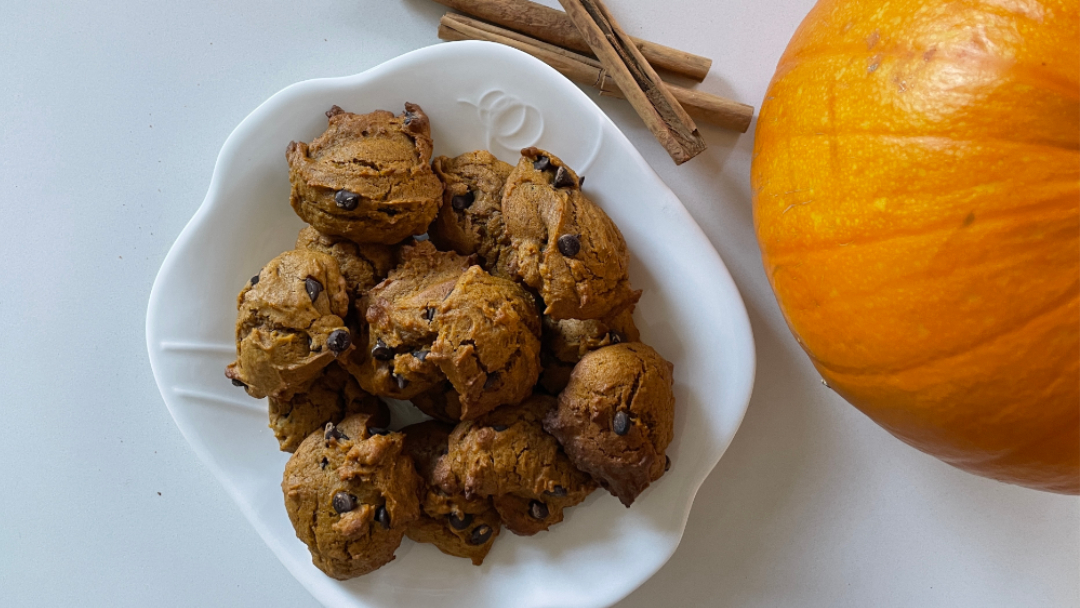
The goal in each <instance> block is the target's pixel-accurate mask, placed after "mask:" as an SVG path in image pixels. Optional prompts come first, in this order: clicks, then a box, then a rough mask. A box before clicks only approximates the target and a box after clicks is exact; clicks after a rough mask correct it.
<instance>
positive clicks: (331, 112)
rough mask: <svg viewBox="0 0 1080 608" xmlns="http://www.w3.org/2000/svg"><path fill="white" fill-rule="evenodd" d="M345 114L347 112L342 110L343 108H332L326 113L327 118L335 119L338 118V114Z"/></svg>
mask: <svg viewBox="0 0 1080 608" xmlns="http://www.w3.org/2000/svg"><path fill="white" fill-rule="evenodd" d="M344 113H345V110H342V109H341V108H339V107H337V106H330V109H329V110H327V111H326V117H327V118H333V117H335V116H337V115H338V114H344Z"/></svg>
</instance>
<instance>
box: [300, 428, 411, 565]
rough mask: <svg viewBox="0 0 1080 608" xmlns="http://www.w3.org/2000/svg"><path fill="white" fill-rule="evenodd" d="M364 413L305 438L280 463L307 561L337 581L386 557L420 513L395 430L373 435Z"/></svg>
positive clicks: (401, 437) (400, 438)
mask: <svg viewBox="0 0 1080 608" xmlns="http://www.w3.org/2000/svg"><path fill="white" fill-rule="evenodd" d="M368 422H369V418H368V416H366V415H364V414H357V415H353V416H349V417H348V418H346V419H344V420H342V421H341V423H340V424H338V425H337V426H334V425H333V424H328V425H327V426H326V429H325V430H319V431H316V432H314V433H312V434H311V435H309V436H308V437H307V439H305V440H304V441H303V443H301V444H300V447H299V448H298V449H297V450H296V453H295V454H293V456H292V458H290V459H289V462H288V464H286V465H285V474H284V477H283V479H282V482H281V489H282V491H283V492H284V494H285V510H286V511H287V512H288V514H289V521H291V522H292V525H293V528H294V529H295V530H296V536H297V538H299V539H300V540H301V541H303V542H304V544H306V545H307V546H308V550H309V551H310V552H311V561H312V563H314V564H315V566H316V567H317V568H319V569H320V570H322V571H323V572H325V573H326V574H328V575H330V576H332V577H334V578H336V579H339V580H344V579H348V578H352V577H355V576H360V575H362V574H367V573H368V572H371V571H373V570H375V569H377V568H379V567H381V566H383V565H385V564H386V563H388V562H390V561H391V560H393V559H394V552H395V551H396V550H397V548H398V546H399V545H400V544H401V539H402V537H404V535H405V530H406V529H407V528H408V527H409V525H410V524H411V523H412V522H413V521H415V520H416V519H417V518H419V517H420V502H419V498H418V493H419V490H420V478H419V476H418V475H417V474H416V470H415V468H414V467H413V463H412V460H411V459H410V458H409V456H408V455H406V454H405V453H404V441H405V436H404V435H402V434H401V433H390V432H387V431H382V430H380V431H379V432H381V433H385V434H373V433H371V432H370V431H369V429H368Z"/></svg>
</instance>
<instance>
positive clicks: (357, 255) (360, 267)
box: [296, 226, 397, 302]
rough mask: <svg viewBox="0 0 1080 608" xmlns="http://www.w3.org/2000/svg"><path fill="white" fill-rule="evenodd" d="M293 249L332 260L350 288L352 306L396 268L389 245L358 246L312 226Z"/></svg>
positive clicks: (302, 232)
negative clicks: (324, 256) (307, 251)
mask: <svg viewBox="0 0 1080 608" xmlns="http://www.w3.org/2000/svg"><path fill="white" fill-rule="evenodd" d="M296 248H297V249H309V250H311V251H318V252H320V253H325V254H327V255H329V256H330V257H332V258H334V260H335V261H337V263H338V268H340V269H341V276H343V277H345V284H346V285H348V287H349V297H350V298H352V300H353V301H354V302H355V301H356V300H358V299H360V297H361V296H363V295H364V293H365V292H366V291H367V290H369V289H371V288H372V287H374V286H375V285H377V284H378V283H379V282H380V281H382V280H383V279H385V278H386V275H387V274H389V273H390V270H391V269H393V268H394V266H396V265H397V264H396V261H395V259H394V257H395V256H394V250H393V248H392V247H390V246H388V245H379V244H375V243H368V244H366V245H360V244H358V243H354V242H353V241H350V240H349V239H346V238H344V237H338V236H331V235H329V234H323V233H321V232H319V231H318V230H316V229H315V228H313V227H312V226H307V227H306V228H304V229H303V230H301V231H300V235H299V236H298V237H297V238H296Z"/></svg>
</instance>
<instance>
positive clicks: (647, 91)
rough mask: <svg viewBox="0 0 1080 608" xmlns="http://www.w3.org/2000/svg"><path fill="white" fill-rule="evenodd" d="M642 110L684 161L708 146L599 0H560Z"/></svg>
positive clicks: (662, 141)
mask: <svg viewBox="0 0 1080 608" xmlns="http://www.w3.org/2000/svg"><path fill="white" fill-rule="evenodd" d="M559 4H561V5H562V7H563V10H565V11H566V14H567V16H569V17H570V21H572V22H573V23H574V26H575V27H577V29H578V31H579V32H581V35H582V36H583V37H584V38H585V42H587V43H589V47H590V48H592V50H593V53H594V54H595V55H596V58H597V59H599V60H600V64H601V65H603V66H604V69H605V70H607V71H608V72H609V73H610V74H611V77H612V78H613V79H614V80H615V82H616V83H617V84H618V85H619V89H620V90H621V91H622V92H623V95H625V96H626V100H627V101H629V102H630V105H632V106H634V109H635V110H636V111H637V113H638V116H641V119H642V120H644V121H645V125H646V126H647V127H649V130H650V131H652V134H653V136H654V137H656V140H657V141H659V142H660V145H662V146H664V149H665V150H667V153H668V155H670V156H671V158H672V160H674V161H675V164H677V165H681V164H683V163H685V162H686V161H688V160H690V159H691V158H694V157H695V156H697V155H698V154H701V153H702V152H704V151H705V140H703V139H701V135H700V134H699V133H698V130H697V125H696V124H694V119H692V118H690V116H689V115H688V114H687V113H686V110H683V108H682V106H681V105H679V102H678V101H676V100H675V97H674V96H672V94H671V92H670V91H668V88H667V85H665V84H664V82H663V81H662V80H660V77H659V76H657V75H656V71H655V70H653V68H652V66H650V65H649V62H648V61H646V60H645V57H643V56H642V54H641V51H640V50H639V49H638V48H637V46H635V45H634V43H633V42H632V41H631V40H630V38H629V36H627V35H626V32H624V31H623V30H622V28H621V27H619V24H618V22H617V21H615V18H614V17H612V16H611V13H609V12H608V10H607V8H606V7H605V6H604V5H603V3H602V2H601V1H600V0H559Z"/></svg>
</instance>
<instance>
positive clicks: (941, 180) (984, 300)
mask: <svg viewBox="0 0 1080 608" xmlns="http://www.w3.org/2000/svg"><path fill="white" fill-rule="evenodd" d="M1078 78H1080V2H1077V0H970V1H965V2H945V1H932V0H891V1H889V2H870V1H863V0H820V2H819V3H818V4H817V6H815V7H814V9H813V10H812V11H811V12H810V14H809V15H808V16H807V18H806V20H805V21H804V22H803V23H802V25H801V26H800V27H799V29H798V31H797V32H796V33H795V36H794V38H792V40H791V43H790V44H789V46H788V48H787V50H786V52H785V53H784V55H783V57H782V58H781V59H780V63H779V65H778V66H777V70H776V75H775V76H774V77H773V80H772V83H771V84H770V86H769V91H768V93H767V95H766V97H765V101H764V102H763V104H762V106H761V112H760V117H759V119H758V125H757V132H756V141H755V144H754V161H753V167H752V183H753V192H754V222H755V227H756V229H757V236H758V242H759V244H760V246H761V252H762V257H763V261H764V265H765V271H766V273H767V274H768V277H769V280H770V282H771V283H772V287H773V290H774V291H775V293H776V298H777V300H778V302H779V303H780V307H781V309H782V310H783V313H784V316H785V318H786V319H787V322H788V325H789V327H790V328H791V331H792V332H793V333H794V334H795V336H796V338H797V340H798V341H799V343H800V344H801V345H802V346H803V348H804V349H805V350H806V352H807V353H808V354H809V355H810V357H811V359H812V360H813V363H814V365H815V366H816V367H817V369H818V371H819V372H820V373H821V375H822V377H823V378H824V380H825V381H826V383H827V384H828V386H830V387H832V388H833V389H834V390H836V391H837V392H838V393H839V394H840V395H842V396H843V397H844V398H845V399H847V400H848V401H850V402H851V403H852V404H854V405H855V406H856V407H858V408H859V409H860V410H862V411H863V412H865V413H866V414H867V415H868V416H870V418H872V419H873V420H874V421H876V422H877V423H878V424H880V425H881V426H883V427H885V428H886V429H887V430H888V431H889V432H891V433H892V434H893V435H895V436H897V437H899V438H900V439H902V440H903V441H905V442H907V443H909V444H911V445H913V446H915V447H916V448H918V449H920V450H923V451H924V452H927V453H930V454H932V455H934V456H937V457H938V458H940V459H942V460H944V461H945V462H947V463H949V464H952V465H955V466H957V467H960V468H961V469H964V470H966V471H970V472H972V473H975V474H978V475H983V476H986V477H990V478H993V479H998V480H1001V481H1005V482H1009V483H1014V484H1019V485H1023V486H1027V487H1031V488H1037V489H1040V490H1048V491H1053V492H1061V493H1071V494H1076V493H1078V492H1080V308H1078V301H1080V242H1078V237H1080V82H1078Z"/></svg>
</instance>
